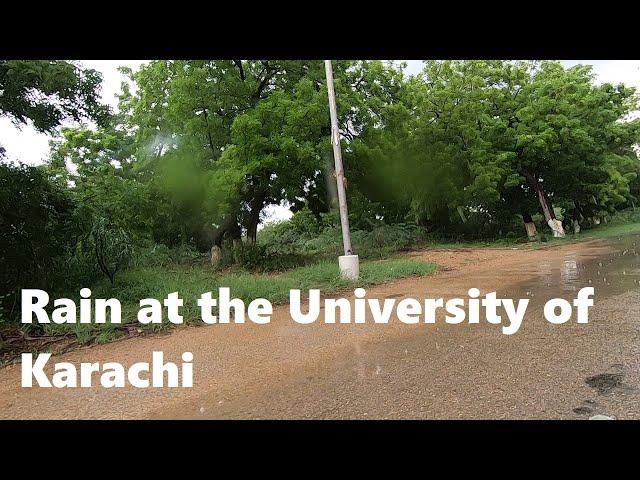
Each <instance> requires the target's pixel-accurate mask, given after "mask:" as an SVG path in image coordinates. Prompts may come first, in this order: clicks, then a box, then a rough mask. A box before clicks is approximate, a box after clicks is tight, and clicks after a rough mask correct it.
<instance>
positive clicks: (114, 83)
mask: <svg viewBox="0 0 640 480" xmlns="http://www.w3.org/2000/svg"><path fill="white" fill-rule="evenodd" d="M145 62H146V60H83V61H81V62H80V63H81V64H82V65H83V66H85V67H87V68H93V69H95V70H98V71H99V72H101V73H102V79H103V83H102V91H101V94H102V101H103V102H105V103H108V104H109V105H111V106H112V108H113V109H115V108H116V107H117V97H116V94H117V93H118V92H119V91H120V84H121V82H122V81H123V80H124V77H123V75H122V74H121V73H120V72H119V71H118V70H117V69H118V67H119V66H127V67H130V68H132V69H134V70H135V69H137V68H139V67H140V65H142V64H143V63H145ZM405 62H407V73H408V74H415V73H418V72H420V70H421V68H422V62H421V61H420V60H405ZM562 63H563V64H564V65H565V66H567V67H571V66H574V65H577V64H590V65H593V69H594V72H595V73H596V75H597V78H596V81H598V82H602V83H604V82H610V83H613V84H617V83H625V84H627V85H628V86H633V87H636V88H637V89H638V91H640V60H562ZM51 138H52V137H51V136H50V135H47V134H43V133H38V132H37V131H36V130H35V129H34V128H33V127H32V126H31V125H26V126H23V127H21V128H18V127H16V126H15V125H13V123H12V122H11V120H9V119H8V118H6V117H0V145H2V146H3V147H4V148H5V150H6V156H7V158H8V159H9V160H11V161H17V160H20V161H22V162H23V163H27V164H30V165H38V164H41V163H43V161H44V160H45V159H46V157H47V153H48V146H49V140H50V139H51ZM265 213H266V216H267V217H268V218H273V219H281V218H286V217H288V216H289V215H290V213H289V212H288V210H287V209H282V207H280V208H278V207H275V208H274V209H271V210H269V211H267V212H265Z"/></svg>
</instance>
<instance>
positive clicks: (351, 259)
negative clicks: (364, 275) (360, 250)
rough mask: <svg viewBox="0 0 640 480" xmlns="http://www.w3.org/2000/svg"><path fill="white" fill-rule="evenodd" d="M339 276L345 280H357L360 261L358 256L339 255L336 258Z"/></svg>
mask: <svg viewBox="0 0 640 480" xmlns="http://www.w3.org/2000/svg"><path fill="white" fill-rule="evenodd" d="M338 265H339V266H340V276H341V277H342V278H344V279H345V280H357V279H358V277H359V276H360V260H359V258H358V255H341V256H340V257H338Z"/></svg>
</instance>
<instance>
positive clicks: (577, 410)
mask: <svg viewBox="0 0 640 480" xmlns="http://www.w3.org/2000/svg"><path fill="white" fill-rule="evenodd" d="M573 413H577V414H578V415H588V414H590V413H593V410H592V409H591V408H589V407H576V408H574V409H573Z"/></svg>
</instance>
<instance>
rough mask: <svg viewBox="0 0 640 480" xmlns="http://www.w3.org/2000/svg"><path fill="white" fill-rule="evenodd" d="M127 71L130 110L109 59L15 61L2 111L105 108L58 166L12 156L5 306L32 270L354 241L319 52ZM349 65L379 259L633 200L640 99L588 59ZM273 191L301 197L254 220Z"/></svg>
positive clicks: (72, 273) (355, 202) (77, 132)
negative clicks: (577, 62)
mask: <svg viewBox="0 0 640 480" xmlns="http://www.w3.org/2000/svg"><path fill="white" fill-rule="evenodd" d="M125 73H126V74H127V75H128V76H129V79H130V82H126V83H124V84H123V87H122V92H121V96H120V105H119V109H118V111H117V112H116V113H115V114H114V113H111V112H109V110H108V109H107V108H106V107H104V106H103V105H100V104H99V102H98V101H97V100H96V99H97V98H98V93H99V87H100V77H99V74H97V73H96V72H95V71H92V70H84V69H82V68H80V67H78V66H77V65H74V64H72V63H69V62H33V61H32V62H15V61H11V62H9V61H0V92H2V94H0V115H5V116H8V117H9V118H12V119H13V120H14V121H15V122H17V123H24V122H26V121H27V119H30V120H31V121H32V122H33V124H34V125H35V126H36V127H37V128H39V129H41V130H44V131H54V129H55V128H57V127H58V126H59V125H60V124H61V123H62V122H63V121H65V120H68V119H74V120H78V121H80V120H90V121H91V122H90V124H84V125H83V124H79V126H76V127H74V128H63V129H62V130H61V131H60V132H59V135H58V136H57V137H56V139H55V140H54V141H52V143H51V152H50V156H49V158H48V159H47V161H46V163H45V164H44V165H43V166H40V167H25V166H16V165H9V164H0V222H1V223H0V262H1V263H2V279H1V280H0V295H1V297H0V304H1V305H2V311H3V312H4V313H3V314H2V315H4V318H7V317H10V318H14V317H15V316H16V314H17V307H16V299H17V292H19V290H20V289H21V288H25V287H42V288H48V289H49V290H50V291H53V292H55V291H65V289H66V290H69V289H73V290H74V291H75V290H76V289H77V288H78V286H79V285H81V284H82V285H94V284H96V282H98V281H99V279H100V278H103V280H102V281H101V282H102V283H101V284H100V285H102V286H101V287H100V288H113V286H114V285H117V284H118V282H119V281H120V280H122V282H123V284H125V286H126V285H129V284H131V281H132V280H131V278H132V277H131V275H130V272H131V269H132V268H133V269H134V270H135V269H137V270H136V271H137V272H144V269H145V268H150V267H154V266H161V267H167V266H172V268H178V269H180V268H184V269H187V270H189V271H191V270H192V269H193V268H194V265H195V266H197V268H199V269H201V270H202V268H203V267H204V268H206V269H209V270H211V269H213V268H227V267H233V268H235V269H237V268H238V266H239V267H244V268H245V269H250V270H263V271H280V270H285V269H288V268H292V267H294V266H300V265H305V264H308V263H313V262H318V261H319V260H322V258H325V257H328V256H332V255H335V254H336V253H338V252H339V251H340V234H339V230H338V228H339V223H338V221H337V217H336V213H335V192H334V190H335V178H334V177H333V157H332V153H331V145H330V141H329V135H330V126H329V114H328V106H327V105H328V102H327V94H326V85H325V80H324V75H325V73H324V67H323V63H322V62H321V61H274V60H268V61H265V60H262V61H249V60H219V61H183V60H180V61H165V60H162V61H153V62H150V63H148V64H146V65H144V66H143V67H142V68H141V69H140V70H139V71H136V72H132V71H125ZM334 75H335V77H336V78H335V83H336V95H337V103H338V114H339V119H340V122H341V133H342V137H343V150H344V164H345V174H346V178H347V180H346V181H347V192H348V199H349V209H350V217H351V218H350V222H351V225H352V227H353V229H354V231H353V233H352V235H353V241H354V247H355V251H356V253H359V254H360V255H361V256H363V257H365V258H367V257H369V258H382V257H384V256H386V255H388V254H389V253H390V252H393V251H397V250H400V249H404V248H409V247H411V246H415V245H419V244H421V243H425V242H427V241H433V240H436V239H438V240H447V241H449V240H462V239H468V240H479V239H504V238H510V237H518V238H521V237H522V238H525V226H524V224H525V223H528V224H529V225H533V224H535V223H537V228H538V230H539V231H540V235H542V236H544V237H546V236H551V233H552V229H553V230H555V234H556V235H561V234H563V233H564V230H566V229H568V228H571V229H573V230H574V231H578V230H579V228H581V227H582V228H584V227H589V226H590V225H593V224H597V223H600V222H601V221H606V219H607V218H608V217H609V216H611V215H612V214H613V213H614V212H616V211H617V210H621V209H624V208H627V207H633V206H634V205H635V202H636V201H637V197H638V194H639V193H640V180H639V179H638V171H639V169H640V162H639V160H638V156H637V153H636V151H635V150H634V148H635V146H636V144H637V143H638V140H639V138H640V120H637V119H636V120H631V119H630V118H629V114H630V113H631V112H633V111H635V110H636V108H637V96H636V94H635V92H634V90H633V89H632V88H628V87H626V86H624V85H611V84H602V85H597V84H595V83H594V78H593V75H592V72H591V70H590V67H587V66H576V67H573V68H569V69H566V68H564V67H563V66H562V65H561V64H560V63H558V62H512V61H428V62H425V66H424V70H423V72H422V73H421V74H420V75H417V76H407V75H405V74H404V73H403V71H402V66H398V65H397V64H392V63H384V62H380V61H336V62H334ZM132 86H134V87H135V88H132ZM0 140H1V139H0ZM270 205H286V206H288V207H289V208H290V209H291V210H292V211H293V212H295V214H294V216H293V218H292V219H291V221H288V222H284V223H281V224H276V225H268V226H266V227H265V228H264V229H263V230H262V231H261V232H260V233H258V226H259V225H260V223H261V220H262V219H263V217H262V216H263V215H264V211H265V208H266V207H268V206H270ZM530 233H531V230H530ZM212 247H218V248H219V249H220V250H219V251H220V252H221V257H220V258H219V259H218V258H217V257H216V262H215V263H216V265H215V266H213V267H212V266H211V264H210V262H209V260H208V256H209V254H210V252H211V249H212ZM216 251H218V250H216ZM127 269H129V271H127ZM123 271H124V273H122V272H123ZM143 277H144V275H143V274H141V277H140V278H143ZM136 278H137V277H136ZM229 278H231V277H229ZM127 288H128V287H127Z"/></svg>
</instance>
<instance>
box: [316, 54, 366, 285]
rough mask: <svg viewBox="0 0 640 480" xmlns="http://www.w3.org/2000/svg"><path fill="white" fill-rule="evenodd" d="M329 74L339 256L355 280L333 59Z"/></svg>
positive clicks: (346, 275)
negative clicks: (339, 226) (340, 231)
mask: <svg viewBox="0 0 640 480" xmlns="http://www.w3.org/2000/svg"><path fill="white" fill-rule="evenodd" d="M324 69H325V72H326V75H327V93H328V94H329V113H330V114H331V144H332V146H333V159H334V161H335V164H336V182H337V184H338V205H339V207H340V225H341V226H342V244H343V246H344V256H341V257H339V258H338V264H339V265H340V273H341V275H342V276H343V277H344V278H347V279H351V280H355V279H357V278H358V276H359V274H360V266H359V261H358V256H357V255H353V250H352V248H351V234H350V232H349V212H348V211H347V193H346V191H345V188H344V170H343V168H342V150H341V148H340V130H339V128H338V109H337V107H336V92H335V89H334V87H333V67H332V66H331V60H325V61H324Z"/></svg>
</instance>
